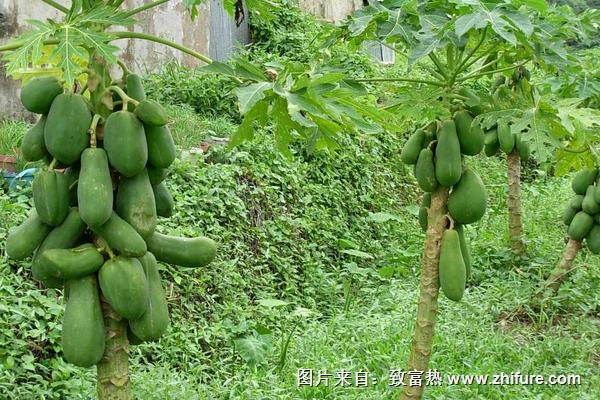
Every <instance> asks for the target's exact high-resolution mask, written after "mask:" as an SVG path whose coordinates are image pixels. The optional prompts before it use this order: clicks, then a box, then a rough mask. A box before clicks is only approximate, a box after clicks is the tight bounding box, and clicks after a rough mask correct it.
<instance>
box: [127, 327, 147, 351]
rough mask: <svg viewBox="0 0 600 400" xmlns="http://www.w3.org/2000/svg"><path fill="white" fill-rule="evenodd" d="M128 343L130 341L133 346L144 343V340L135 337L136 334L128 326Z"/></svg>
mask: <svg viewBox="0 0 600 400" xmlns="http://www.w3.org/2000/svg"><path fill="white" fill-rule="evenodd" d="M127 341H129V344H130V345H132V346H137V345H138V344H142V343H144V341H143V340H142V339H140V338H139V337H137V336H135V333H133V331H132V330H131V326H129V325H127Z"/></svg>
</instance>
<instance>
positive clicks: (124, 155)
mask: <svg viewBox="0 0 600 400" xmlns="http://www.w3.org/2000/svg"><path fill="white" fill-rule="evenodd" d="M104 149H105V150H106V153H107V154H108V160H109V161H110V165H112V166H113V167H114V168H115V169H116V170H117V171H119V173H121V174H122V175H123V176H126V177H132V176H136V175H137V174H139V173H140V172H142V170H143V169H144V167H145V166H146V162H147V161H148V145H147V143H146V134H145V133H144V125H142V123H141V122H140V120H139V119H137V117H136V116H135V115H134V114H133V113H130V112H129V111H118V112H115V113H112V114H111V115H110V117H108V118H107V120H106V124H105V126H104Z"/></svg>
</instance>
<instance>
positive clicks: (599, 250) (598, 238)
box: [585, 224, 600, 254]
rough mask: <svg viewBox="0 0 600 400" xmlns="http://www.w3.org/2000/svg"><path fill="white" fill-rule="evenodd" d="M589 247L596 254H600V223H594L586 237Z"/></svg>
mask: <svg viewBox="0 0 600 400" xmlns="http://www.w3.org/2000/svg"><path fill="white" fill-rule="evenodd" d="M585 242H586V244H587V247H588V249H589V250H590V251H591V252H592V253H594V254H600V224H594V226H593V227H592V229H591V230H590V233H588V235H587V236H586V238H585Z"/></svg>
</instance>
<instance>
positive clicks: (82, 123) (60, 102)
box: [44, 94, 92, 165]
mask: <svg viewBox="0 0 600 400" xmlns="http://www.w3.org/2000/svg"><path fill="white" fill-rule="evenodd" d="M91 123H92V113H91V112H90V110H89V108H88V106H87V103H86V100H85V98H84V97H83V96H81V95H78V94H60V95H58V96H57V97H56V99H54V102H53V103H52V107H51V108H50V112H49V113H48V118H47V119H46V124H45V126H44V141H45V143H46V148H47V149H48V152H49V153H50V154H51V155H52V157H54V158H56V159H57V160H58V161H60V162H61V163H63V164H64V165H71V164H74V163H76V162H77V161H79V158H80V157H81V153H82V152H83V150H84V149H85V148H86V147H88V145H89V142H90V137H89V135H88V129H89V128H90V125H91Z"/></svg>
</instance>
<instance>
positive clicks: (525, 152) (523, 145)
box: [515, 135, 531, 161]
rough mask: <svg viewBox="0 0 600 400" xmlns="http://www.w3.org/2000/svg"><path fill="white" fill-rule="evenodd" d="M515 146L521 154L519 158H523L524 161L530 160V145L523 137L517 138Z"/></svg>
mask: <svg viewBox="0 0 600 400" xmlns="http://www.w3.org/2000/svg"><path fill="white" fill-rule="evenodd" d="M515 146H516V147H517V151H518V152H519V158H521V160H523V161H527V160H529V157H530V156H531V149H530V148H529V143H527V142H526V141H524V140H522V138H521V135H517V136H516V138H515Z"/></svg>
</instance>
